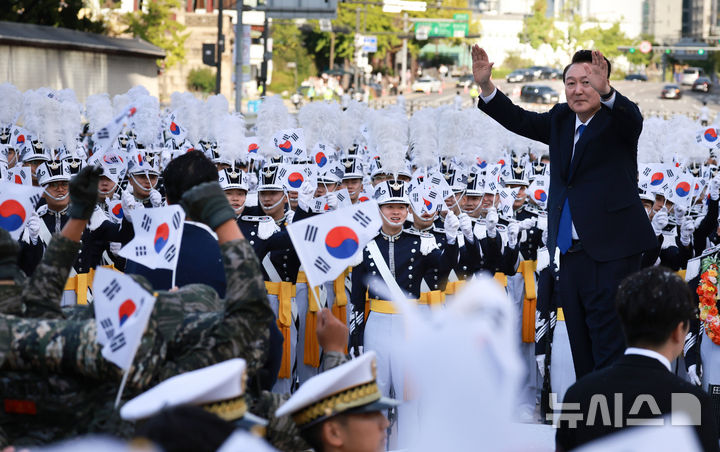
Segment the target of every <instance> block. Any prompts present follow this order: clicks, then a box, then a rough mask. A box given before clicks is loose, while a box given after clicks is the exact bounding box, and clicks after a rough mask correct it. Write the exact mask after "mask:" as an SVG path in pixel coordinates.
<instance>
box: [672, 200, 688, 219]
mask: <svg viewBox="0 0 720 452" xmlns="http://www.w3.org/2000/svg"><path fill="white" fill-rule="evenodd" d="M673 212H675V219H676V220H677V224H680V220H682V217H684V216H685V212H686V210H685V208H684V207H683V206H679V205H677V204H675V207H673Z"/></svg>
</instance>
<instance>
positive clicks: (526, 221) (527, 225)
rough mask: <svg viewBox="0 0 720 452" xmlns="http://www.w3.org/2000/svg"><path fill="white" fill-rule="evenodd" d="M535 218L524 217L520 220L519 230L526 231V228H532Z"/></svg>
mask: <svg viewBox="0 0 720 452" xmlns="http://www.w3.org/2000/svg"><path fill="white" fill-rule="evenodd" d="M536 221H537V220H536V219H535V218H526V219H524V220H522V221H521V222H520V230H521V231H527V230H528V229H532V228H534V227H535V222H536Z"/></svg>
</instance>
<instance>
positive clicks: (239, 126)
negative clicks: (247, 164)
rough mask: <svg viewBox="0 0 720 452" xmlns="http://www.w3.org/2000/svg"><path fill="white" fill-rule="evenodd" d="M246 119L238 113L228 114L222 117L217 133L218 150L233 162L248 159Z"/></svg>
mask: <svg viewBox="0 0 720 452" xmlns="http://www.w3.org/2000/svg"><path fill="white" fill-rule="evenodd" d="M244 145H245V119H244V118H243V117H242V116H240V115H237V114H227V115H225V117H224V118H223V119H222V124H221V127H220V128H219V130H218V135H217V152H218V154H220V155H221V156H222V157H225V158H226V159H227V160H229V161H231V162H235V161H237V160H246V158H247V151H246V149H245V146H244Z"/></svg>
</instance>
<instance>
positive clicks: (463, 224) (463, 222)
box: [458, 212, 475, 243]
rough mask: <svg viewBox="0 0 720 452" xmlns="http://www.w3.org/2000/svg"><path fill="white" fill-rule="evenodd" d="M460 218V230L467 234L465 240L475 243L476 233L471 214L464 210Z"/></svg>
mask: <svg viewBox="0 0 720 452" xmlns="http://www.w3.org/2000/svg"><path fill="white" fill-rule="evenodd" d="M458 220H460V230H461V231H462V233H463V235H464V236H465V240H466V241H467V242H469V243H473V241H474V240H475V234H474V233H473V223H472V220H471V219H470V215H468V214H466V213H464V212H463V213H461V214H460V216H459V217H458Z"/></svg>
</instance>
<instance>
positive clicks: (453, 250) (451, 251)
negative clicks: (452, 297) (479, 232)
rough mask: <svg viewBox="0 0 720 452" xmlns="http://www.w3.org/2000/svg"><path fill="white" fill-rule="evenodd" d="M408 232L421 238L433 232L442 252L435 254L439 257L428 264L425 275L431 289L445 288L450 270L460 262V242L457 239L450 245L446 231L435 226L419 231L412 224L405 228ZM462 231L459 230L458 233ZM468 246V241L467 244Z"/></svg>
mask: <svg viewBox="0 0 720 452" xmlns="http://www.w3.org/2000/svg"><path fill="white" fill-rule="evenodd" d="M404 231H405V232H407V233H408V234H412V235H414V236H417V237H418V238H421V236H422V234H426V233H429V234H432V235H433V237H435V242H436V243H437V244H438V246H440V254H439V255H437V254H433V256H436V257H437V261H436V262H434V263H432V264H430V265H428V271H427V273H426V274H425V275H423V279H424V280H425V283H427V285H428V288H429V289H430V290H445V286H447V279H448V276H450V271H451V270H453V269H455V267H456V266H457V262H458V250H459V247H458V243H457V239H456V240H455V243H453V244H452V245H449V244H448V243H447V237H445V231H444V230H443V229H439V228H437V227H435V226H431V227H430V228H428V229H426V230H424V231H418V230H417V229H415V226H411V227H410V228H408V229H404ZM459 234H462V232H460V231H458V235H459ZM465 246H467V243H466V245H465Z"/></svg>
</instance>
